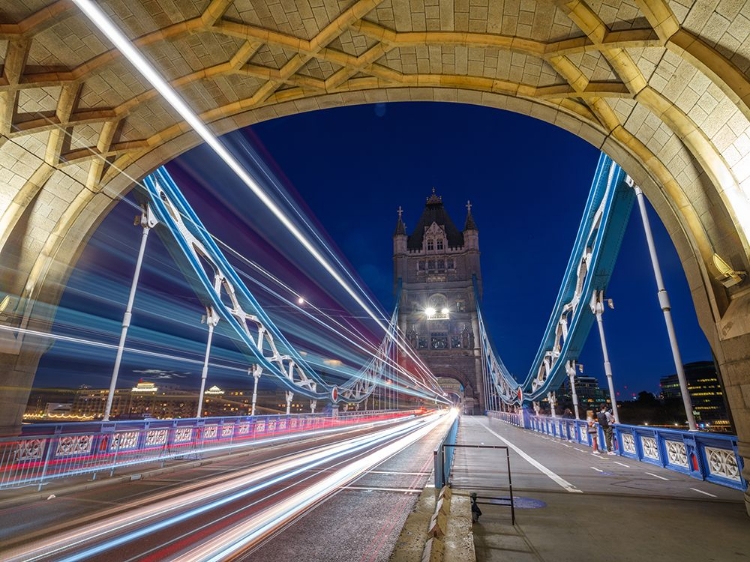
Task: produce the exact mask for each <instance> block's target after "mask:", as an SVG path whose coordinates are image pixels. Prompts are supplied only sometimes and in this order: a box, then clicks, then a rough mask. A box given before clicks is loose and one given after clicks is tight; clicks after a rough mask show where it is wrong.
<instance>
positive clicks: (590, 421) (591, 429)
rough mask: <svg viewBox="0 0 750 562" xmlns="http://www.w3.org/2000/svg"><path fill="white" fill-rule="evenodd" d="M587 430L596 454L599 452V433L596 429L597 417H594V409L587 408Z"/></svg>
mask: <svg viewBox="0 0 750 562" xmlns="http://www.w3.org/2000/svg"><path fill="white" fill-rule="evenodd" d="M586 432H587V433H588V434H589V437H590V438H591V446H592V447H593V448H594V454H595V455H598V454H599V447H598V445H597V441H598V435H597V429H596V419H595V418H594V410H586Z"/></svg>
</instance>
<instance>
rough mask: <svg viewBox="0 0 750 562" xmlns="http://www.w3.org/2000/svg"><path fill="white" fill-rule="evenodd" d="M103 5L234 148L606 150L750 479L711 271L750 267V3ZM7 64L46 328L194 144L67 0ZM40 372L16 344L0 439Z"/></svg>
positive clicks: (24, 247) (33, 304)
mask: <svg viewBox="0 0 750 562" xmlns="http://www.w3.org/2000/svg"><path fill="white" fill-rule="evenodd" d="M100 4H102V5H103V7H104V9H105V10H106V11H107V13H108V14H110V16H111V17H112V19H113V20H114V21H115V23H116V24H117V25H119V26H120V27H121V28H122V29H123V30H124V31H125V32H126V33H127V34H128V36H129V37H131V38H132V39H133V40H134V42H135V44H136V45H137V46H138V47H139V48H140V49H141V51H143V52H144V53H145V54H146V56H147V57H148V58H149V59H151V60H152V61H153V62H154V64H155V65H156V67H157V68H158V69H159V70H160V71H161V72H162V74H163V75H164V76H165V77H166V78H167V79H169V80H170V81H171V83H172V85H173V86H174V87H175V88H176V89H177V90H178V91H179V92H180V93H181V95H182V96H184V98H185V99H186V100H187V101H188V103H189V104H190V105H191V107H192V108H193V109H194V110H195V111H196V112H198V113H199V114H200V115H201V117H202V118H203V120H204V121H205V122H207V123H208V124H209V125H210V126H211V127H213V129H214V130H215V131H216V132H218V133H224V132H228V131H230V130H234V129H236V128H239V127H242V126H246V125H249V124H252V123H256V122H258V121H262V120H266V119H272V118H275V117H278V116H281V115H289V114H295V113H300V112H304V111H311V110H316V109H322V108H328V107H336V106H343V105H352V104H359V103H370V102H383V101H406V100H436V101H451V102H459V103H470V104H477V105H485V106H489V107H497V108H502V109H508V110H511V111H515V112H518V113H522V114H526V115H530V116H532V117H536V118H539V119H543V120H545V121H548V122H551V123H554V124H556V125H558V126H560V127H562V128H565V129H567V130H569V131H571V132H572V133H574V134H576V135H578V136H580V137H582V138H584V139H585V140H587V141H589V142H590V143H592V144H594V145H595V146H597V147H600V148H602V149H603V150H605V151H606V152H607V153H609V154H610V155H611V156H612V157H613V158H615V159H616V160H617V161H618V162H619V163H620V164H621V165H623V167H624V168H625V169H626V170H627V171H628V173H629V174H630V175H631V176H632V177H633V178H634V179H635V180H636V182H638V184H639V185H640V186H641V187H642V188H643V190H644V192H645V193H646V195H647V196H648V197H649V199H650V201H651V202H652V204H654V206H655V207H656V209H657V211H658V212H659V214H660V216H661V218H662V220H663V221H664V223H665V224H666V225H667V228H668V229H669V231H670V233H671V235H672V238H673V240H674V242H675V245H676V247H677V250H678V252H679V253H680V256H681V258H682V261H683V264H684V267H685V271H686V274H687V277H688V281H689V283H690V286H691V288H692V291H693V296H694V302H695V305H696V309H697V312H698V317H699V320H700V322H701V325H702V327H703V329H704V331H705V332H706V334H707V336H708V339H709V342H710V343H711V345H712V347H713V350H714V353H715V354H716V357H717V360H718V362H719V365H720V367H721V371H722V376H723V379H724V384H725V387H726V390H727V394H728V399H729V403H730V406H731V408H732V412H733V415H734V419H735V421H736V424H737V427H738V433H739V436H740V441H741V446H740V452H741V453H742V455H743V456H744V458H745V459H746V462H745V467H746V468H745V475H746V477H747V476H749V475H750V462H749V461H750V288H748V282H747V281H744V282H743V283H740V284H739V285H736V286H734V287H731V288H730V289H726V288H725V287H724V286H723V285H722V284H721V283H720V282H719V281H717V278H718V277H719V272H718V271H717V270H716V269H715V267H714V265H713V262H712V256H713V255H714V254H715V253H716V254H718V255H720V256H721V257H722V258H723V259H724V260H725V261H726V262H728V263H729V264H730V265H731V267H732V269H734V270H737V271H747V270H748V269H750V267H749V264H748V257H749V256H750V245H749V244H748V239H749V237H750V197H749V194H750V121H749V119H750V81H749V80H748V77H749V76H750V1H745V0H695V1H693V0H679V1H666V0H572V1H565V0H561V1H535V0H421V1H419V2H415V1H414V0H359V1H357V0H351V1H338V2H337V1H335V0H278V1H276V0H213V1H209V0H169V1H166V0H152V1H149V2H145V1H142V0H141V1H138V0H132V1H130V2H107V1H106V0H105V1H103V2H101V3H100ZM0 61H2V77H0V280H1V283H0V290H2V291H3V293H4V294H5V293H7V294H10V295H11V296H12V297H13V298H12V299H11V301H10V302H9V303H7V304H6V305H5V309H4V310H3V311H0V324H2V325H4V326H6V327H7V326H19V325H22V326H24V327H36V328H40V329H42V330H43V329H44V327H45V325H46V322H48V320H49V315H50V313H49V312H46V310H47V309H42V308H43V307H42V306H41V303H49V304H52V305H54V304H55V303H56V302H57V301H58V299H59V296H60V294H61V291H62V288H63V287H64V284H65V282H66V280H67V277H68V275H69V273H70V267H71V265H73V264H75V261H76V259H77V256H78V255H79V253H80V251H81V248H82V247H83V245H84V244H85V242H86V240H87V239H88V236H89V235H90V233H91V232H92V230H93V229H94V228H95V227H96V225H97V224H98V223H99V221H100V220H101V219H102V218H103V216H104V215H105V214H106V213H107V211H108V210H109V209H110V208H111V206H112V205H113V204H114V202H116V200H117V198H118V197H119V196H121V195H122V194H123V193H125V192H127V191H128V190H129V189H130V187H131V186H132V184H133V181H135V180H138V179H140V178H141V177H143V176H144V175H145V174H147V173H148V172H150V171H151V170H153V169H154V168H155V167H157V166H158V165H160V164H162V163H163V162H165V161H167V160H169V159H171V158H173V157H174V156H176V155H177V154H179V153H181V152H183V151H185V150H187V149H188V148H191V147H192V146H194V145H195V144H197V142H198V137H197V136H196V135H195V134H193V133H191V132H190V131H189V130H188V127H187V126H186V124H185V123H183V122H181V121H180V120H179V119H178V118H177V115H176V113H175V112H174V111H172V110H171V109H170V108H168V107H167V105H166V104H165V102H163V101H162V99H161V98H160V97H159V96H158V95H157V94H156V92H154V91H153V90H152V89H151V88H150V87H149V85H148V84H147V82H146V81H145V80H144V79H143V78H141V77H140V75H138V73H137V72H136V71H135V70H134V69H133V68H132V67H131V66H130V64H129V63H128V62H127V61H125V60H124V59H123V57H122V56H120V55H119V53H118V52H116V51H113V50H112V48H111V46H110V44H109V43H108V41H107V40H106V39H104V38H103V37H102V36H101V34H100V33H99V32H97V31H96V30H95V29H94V27H93V25H92V24H91V23H89V22H88V20H87V19H86V18H85V17H84V16H83V15H82V14H81V13H80V12H79V11H78V9H77V8H76V7H75V5H74V4H73V3H72V2H71V1H69V0H58V1H46V0H4V1H3V9H2V12H0ZM353 134H356V131H353ZM315 140H316V139H314V138H311V139H310V142H315ZM331 157H332V160H333V161H335V158H336V147H335V146H332V147H331ZM4 294H3V295H0V297H1V296H4ZM42 352H43V348H42V347H40V346H39V343H38V342H35V341H33V340H32V339H30V338H29V337H25V338H20V337H19V338H17V337H16V336H15V335H14V333H13V332H8V331H7V330H2V331H0V373H2V374H0V377H3V381H2V383H1V386H2V387H3V390H2V391H1V392H2V395H1V396H2V400H3V403H4V404H3V405H4V408H3V409H2V413H0V417H2V419H0V428H6V429H7V428H10V427H13V426H14V424H17V423H18V420H20V416H21V414H22V413H23V407H24V406H25V399H26V397H27V396H28V390H27V389H28V387H29V385H30V384H31V381H32V380H33V373H34V371H35V369H36V364H37V362H38V358H39V354H40V353H42ZM5 406H7V407H5ZM746 498H747V499H748V505H750V496H747V495H746Z"/></svg>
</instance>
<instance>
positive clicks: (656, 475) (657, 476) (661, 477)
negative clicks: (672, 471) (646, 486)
mask: <svg viewBox="0 0 750 562" xmlns="http://www.w3.org/2000/svg"><path fill="white" fill-rule="evenodd" d="M646 474H648V475H649V476H653V477H654V478H659V479H661V480H669V478H664V477H663V476H659V475H658V474H653V473H651V472H647V473H646Z"/></svg>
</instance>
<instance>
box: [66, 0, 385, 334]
mask: <svg viewBox="0 0 750 562" xmlns="http://www.w3.org/2000/svg"><path fill="white" fill-rule="evenodd" d="M73 2H74V3H75V4H76V5H77V6H78V7H79V8H80V10H81V11H82V12H83V13H84V14H85V15H86V16H87V17H88V18H89V19H90V20H91V21H92V23H93V24H94V25H96V26H97V27H98V28H99V30H100V31H101V32H102V33H104V35H106V36H107V38H108V39H109V40H110V41H112V43H113V44H114V45H115V47H117V49H118V50H119V51H120V52H121V53H122V54H123V55H124V56H125V58H127V59H128V60H129V61H130V62H131V63H132V64H133V66H135V68H136V70H138V72H140V73H141V74H142V75H143V77H144V78H146V80H148V82H149V83H150V84H151V85H152V86H153V87H154V88H155V89H156V90H157V91H158V92H159V93H160V94H161V95H162V96H163V97H164V99H165V100H166V101H167V103H169V105H171V106H172V108H173V109H174V110H175V111H177V113H179V115H180V116H181V117H182V118H183V119H184V120H185V121H186V122H187V123H188V125H190V126H191V127H192V128H193V130H194V131H195V132H196V133H198V135H199V136H200V137H201V138H202V139H203V141H204V142H205V143H206V144H207V145H208V146H209V147H211V149H212V150H213V151H214V152H215V153H216V154H217V156H219V158H221V159H222V160H223V161H224V163H225V164H226V165H227V166H228V167H229V168H230V169H231V170H232V171H233V172H234V173H235V174H236V175H237V177H239V178H240V179H241V180H242V182H243V183H244V184H245V185H246V186H247V187H248V188H250V190H251V191H252V192H253V193H254V194H255V196H256V197H257V198H258V199H260V201H261V202H262V203H263V204H264V205H265V206H266V208H267V209H268V210H269V211H271V213H272V214H273V215H274V216H275V217H276V218H277V219H278V220H279V221H280V222H281V224H283V225H284V227H285V228H286V229H287V230H288V231H289V232H290V233H291V234H292V235H293V236H294V237H295V238H296V239H297V241H298V242H299V243H300V244H302V246H303V247H304V248H305V249H306V250H307V251H308V252H309V253H310V255H312V256H313V257H314V258H315V260H316V261H317V262H318V263H319V264H320V265H321V266H322V267H323V268H324V269H325V270H326V271H327V272H328V273H329V274H330V275H331V277H333V279H334V280H335V281H336V282H337V283H338V284H339V285H341V287H342V288H343V289H344V290H345V291H346V292H347V293H348V294H349V295H350V296H351V297H352V298H353V299H354V300H355V302H357V304H359V305H360V306H361V307H362V309H363V310H364V311H365V312H366V313H367V314H368V315H369V316H370V317H371V318H372V319H373V320H374V321H375V322H376V323H377V324H378V326H380V328H381V329H382V330H383V331H384V332H385V333H388V328H387V326H386V325H385V324H384V323H383V319H382V317H380V316H379V315H377V314H376V313H375V312H374V311H373V310H371V309H370V307H369V306H367V304H366V303H365V302H364V301H363V300H362V298H361V297H360V296H359V295H358V294H357V292H356V291H355V290H354V289H353V288H352V287H350V286H349V284H348V283H347V282H346V280H345V279H343V278H342V277H341V275H339V273H338V272H337V271H336V270H335V269H334V267H333V266H332V265H331V264H330V263H329V262H328V260H327V259H326V258H325V256H323V255H322V254H321V253H320V252H319V251H318V250H317V249H316V248H315V246H314V245H313V244H312V242H311V241H310V240H308V239H307V238H306V237H305V235H304V233H303V232H302V231H300V230H299V229H298V228H297V226H296V225H295V224H294V223H293V222H292V221H291V220H290V219H289V217H288V216H286V214H284V212H283V211H282V209H281V208H279V206H278V205H277V204H276V203H275V202H274V201H273V199H271V198H270V197H269V196H268V194H267V193H266V192H265V191H264V190H263V189H262V188H261V186H260V185H259V184H258V183H257V182H256V181H255V179H254V178H253V177H251V176H250V175H249V174H248V173H247V172H246V171H245V169H244V168H243V167H242V166H241V165H240V163H239V162H238V161H237V159H236V158H235V157H234V156H233V155H232V154H231V153H230V152H229V151H228V150H227V149H226V147H225V146H224V145H223V144H222V143H221V142H220V141H219V139H218V138H217V137H216V136H215V135H214V134H213V133H212V132H211V131H210V129H209V128H208V127H207V126H206V125H205V124H204V123H203V121H201V119H200V118H199V117H198V115H197V114H195V113H194V112H193V110H192V109H190V107H188V105H187V104H186V103H185V102H184V101H183V99H182V98H181V97H180V96H179V95H178V94H177V92H176V91H175V90H174V89H173V88H172V87H171V86H170V85H169V84H168V83H167V81H166V80H164V78H162V77H161V75H160V74H159V73H158V72H157V71H156V69H155V68H154V67H153V66H151V64H150V63H149V62H148V61H147V60H146V58H145V57H144V56H143V55H142V54H141V53H140V52H139V51H138V50H137V49H136V48H135V47H134V45H133V44H132V43H131V42H130V40H129V39H128V38H127V37H126V36H125V34H123V33H122V31H120V29H119V28H118V27H117V26H115V25H114V24H113V23H112V21H111V20H110V19H109V18H108V17H107V15H106V14H105V13H104V12H103V11H102V10H101V9H100V8H99V7H98V6H97V5H96V4H95V3H94V2H91V1H90V0H73Z"/></svg>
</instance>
